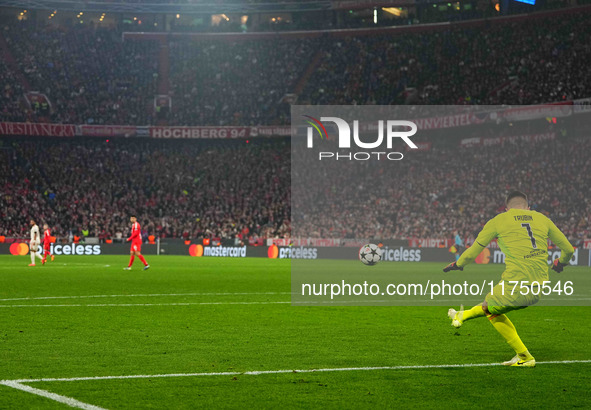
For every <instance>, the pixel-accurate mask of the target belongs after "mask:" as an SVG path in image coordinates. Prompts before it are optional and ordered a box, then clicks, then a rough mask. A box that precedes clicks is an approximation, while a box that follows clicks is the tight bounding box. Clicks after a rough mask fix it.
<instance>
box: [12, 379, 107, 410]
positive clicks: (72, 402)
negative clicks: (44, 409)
mask: <svg viewBox="0 0 591 410" xmlns="http://www.w3.org/2000/svg"><path fill="white" fill-rule="evenodd" d="M0 384H1V385H4V386H7V387H12V388H13V389H17V390H22V391H24V392H27V393H31V394H34V395H36V396H41V397H45V398H47V399H50V400H54V401H57V402H59V403H63V404H67V405H68V406H70V407H76V408H78V409H84V410H106V409H104V408H103V407H98V406H93V405H92V404H88V403H84V402H81V401H79V400H76V399H73V398H71V397H68V396H62V395H60V394H55V393H52V392H49V391H47V390H41V389H36V388H34V387H31V386H25V385H24V384H20V383H19V382H16V381H11V380H4V381H0Z"/></svg>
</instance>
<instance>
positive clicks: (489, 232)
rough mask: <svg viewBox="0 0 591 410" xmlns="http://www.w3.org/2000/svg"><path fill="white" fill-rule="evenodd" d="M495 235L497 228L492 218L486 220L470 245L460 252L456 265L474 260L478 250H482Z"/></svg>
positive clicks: (462, 265)
mask: <svg viewBox="0 0 591 410" xmlns="http://www.w3.org/2000/svg"><path fill="white" fill-rule="evenodd" d="M496 236H497V229H496V226H495V221H494V218H493V219H491V220H490V221H488V222H487V223H486V225H484V228H482V231H480V233H479V234H478V237H477V238H476V240H475V241H474V243H473V244H472V246H470V247H469V248H468V249H466V250H465V251H464V253H462V255H461V256H460V259H458V262H457V263H456V265H457V266H458V267H460V268H463V267H464V266H466V265H468V264H470V263H472V262H474V260H475V259H476V258H477V257H478V255H480V252H482V250H483V249H484V248H486V247H487V246H488V244H489V243H490V241H492V240H493V239H494V238H495V237H496Z"/></svg>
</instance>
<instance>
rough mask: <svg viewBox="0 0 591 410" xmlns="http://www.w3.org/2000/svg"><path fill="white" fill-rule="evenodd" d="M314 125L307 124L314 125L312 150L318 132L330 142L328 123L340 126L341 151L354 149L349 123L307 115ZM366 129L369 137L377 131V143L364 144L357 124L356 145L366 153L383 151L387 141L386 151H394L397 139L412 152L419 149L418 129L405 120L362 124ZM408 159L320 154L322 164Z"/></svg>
mask: <svg viewBox="0 0 591 410" xmlns="http://www.w3.org/2000/svg"><path fill="white" fill-rule="evenodd" d="M304 117H305V118H308V119H310V120H312V121H309V120H306V122H307V123H308V124H309V125H310V126H309V127H307V135H306V137H307V143H306V146H307V147H308V148H313V147H314V130H316V132H317V133H318V135H320V139H321V140H328V139H329V138H328V132H327V131H326V126H325V125H324V122H326V121H330V122H332V123H334V124H335V125H336V128H337V130H338V146H339V148H340V149H350V148H351V126H350V125H349V123H348V122H347V121H345V120H343V119H342V118H339V117H320V120H318V119H316V118H314V117H311V116H309V115H304ZM362 127H363V129H364V132H365V133H368V132H370V131H371V132H375V131H377V133H378V136H377V139H376V140H375V141H373V142H364V141H362V140H361V138H360V137H359V128H360V124H359V121H357V120H354V121H353V143H354V144H355V145H356V146H357V147H358V148H361V149H364V150H376V149H379V148H380V147H381V146H382V144H383V143H384V140H386V149H387V150H392V146H393V140H394V138H400V139H401V140H402V141H404V142H405V143H406V145H407V146H408V147H409V148H410V149H417V148H418V147H417V146H416V145H415V143H414V142H412V141H411V139H410V137H411V136H413V135H415V134H416V133H417V125H416V124H415V123H414V122H412V121H403V120H386V121H384V120H379V121H377V126H376V124H375V123H362ZM403 158H404V155H403V154H402V153H401V152H395V151H357V152H352V151H347V152H334V151H321V152H319V153H318V159H319V160H320V161H322V160H327V159H334V160H337V161H338V160H347V159H348V160H350V161H368V160H370V159H377V160H380V159H388V160H391V161H399V160H401V159H403Z"/></svg>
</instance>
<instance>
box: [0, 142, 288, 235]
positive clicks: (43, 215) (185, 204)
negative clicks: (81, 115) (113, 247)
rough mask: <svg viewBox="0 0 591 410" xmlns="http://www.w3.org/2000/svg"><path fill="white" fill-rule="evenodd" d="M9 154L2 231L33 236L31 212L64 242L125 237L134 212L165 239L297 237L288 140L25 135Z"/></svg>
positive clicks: (0, 165)
mask: <svg viewBox="0 0 591 410" xmlns="http://www.w3.org/2000/svg"><path fill="white" fill-rule="evenodd" d="M2 148H3V149H1V150H0V158H1V159H0V171H1V174H2V176H3V179H2V184H3V186H2V192H3V204H4V205H3V207H2V209H1V210H0V212H1V216H2V224H1V226H0V231H1V233H0V235H4V236H9V237H10V236H25V235H26V233H27V232H28V228H27V224H28V218H30V215H32V214H33V215H35V216H36V217H37V218H38V219H39V220H40V221H51V224H52V227H53V232H54V234H55V235H56V236H58V237H60V238H67V237H69V236H71V235H76V236H81V235H82V231H86V230H88V231H89V233H88V234H89V236H93V237H105V238H117V237H119V238H120V237H121V235H125V234H126V233H127V231H128V229H127V228H128V225H129V215H130V214H132V213H136V214H137V217H138V220H139V221H140V222H141V223H142V227H143V228H144V229H146V230H147V232H149V233H150V234H155V235H158V236H160V237H163V238H165V237H175V238H180V237H185V238H200V237H201V238H203V237H208V238H221V239H228V238H236V235H238V237H239V239H240V240H242V241H244V242H245V243H247V244H248V241H249V238H250V239H251V240H253V241H257V240H258V239H257V238H258V237H275V236H279V237H283V236H285V235H286V234H287V233H288V232H289V212H290V208H289V203H290V197H289V195H290V190H289V183H290V180H289V176H290V172H289V144H288V143H287V141H285V140H279V141H269V142H264V143H257V142H251V143H249V144H246V143H245V142H244V141H241V142H237V141H233V142H223V141H153V140H147V141H138V140H115V141H111V142H109V143H107V142H105V141H104V140H102V139H101V140H92V139H91V140H87V141H76V142H74V141H71V142H66V141H63V140H53V139H49V140H39V139H33V140H22V139H18V140H12V141H4V144H3V147H2ZM118 233H119V235H117V234H118Z"/></svg>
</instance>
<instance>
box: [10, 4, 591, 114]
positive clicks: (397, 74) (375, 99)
mask: <svg viewBox="0 0 591 410" xmlns="http://www.w3.org/2000/svg"><path fill="white" fill-rule="evenodd" d="M589 16H591V14H590V12H589V10H581V12H579V13H572V14H562V15H560V16H550V17H539V16H538V17H532V18H529V19H525V20H509V21H504V22H500V21H496V22H495V21H493V22H490V23H489V24H486V25H478V26H472V27H465V26H454V25H450V26H449V28H447V29H445V30H442V29H441V28H440V27H438V28H437V27H436V28H432V29H429V28H427V29H425V30H417V31H413V32H404V33H398V34H396V33H382V34H380V33H379V32H377V33H376V34H375V35H371V36H359V35H356V34H355V32H354V31H352V32H350V33H347V34H342V33H341V34H340V35H338V36H337V35H329V34H327V35H324V36H321V37H312V38H301V37H296V36H293V35H287V36H281V35H277V36H274V37H273V38H264V39H260V38H259V39H253V38H244V39H240V40H231V39H228V38H225V37H224V36H221V37H215V36H214V37H213V38H211V39H208V40H200V41H191V40H183V39H175V40H171V41H170V57H169V59H170V72H169V75H168V78H162V79H158V73H159V69H158V65H159V61H160V60H159V46H158V44H157V43H156V42H152V41H143V40H142V41H138V40H129V39H128V40H125V41H122V38H121V33H120V32H118V31H117V30H114V29H111V30H109V29H97V28H94V27H84V28H82V27H79V26H75V27H69V28H63V27H62V28H56V27H51V28H50V27H46V28H43V27H39V26H36V25H34V24H31V23H27V22H19V23H11V24H10V25H9V27H8V28H9V29H8V30H4V36H5V37H6V40H7V41H8V44H9V46H10V49H11V50H12V54H13V55H14V57H15V58H16V60H17V62H18V65H19V67H20V69H21V70H22V73H23V74H24V75H25V77H26V78H27V79H28V81H29V82H30V83H31V86H32V87H33V89H34V90H36V91H40V92H43V93H45V94H46V95H47V96H48V97H49V100H50V102H51V104H52V113H53V115H52V118H51V120H52V121H54V122H63V123H78V124H82V123H95V124H103V123H104V124H120V125H148V124H154V123H157V122H158V118H157V117H156V116H155V115H154V108H153V102H154V95H155V93H156V90H157V85H158V83H159V82H160V81H163V82H165V83H166V84H167V87H166V88H169V89H170V95H171V101H172V108H171V111H170V114H169V115H168V118H166V121H167V122H168V124H169V125H221V124H224V125H228V124H239V125H253V124H255V125H266V124H274V123H288V122H289V118H288V116H285V115H283V114H284V113H285V112H287V110H285V109H284V108H285V107H284V106H285V103H282V101H284V96H285V95H286V94H288V93H293V92H296V91H298V92H299V98H298V104H331V105H337V104H339V105H345V104H434V105H437V104H465V105H473V104H480V105H483V104H538V103H545V102H554V101H562V100H570V99H575V98H582V97H588V96H589V95H590V93H589V90H590V89H591V76H589V75H588V66H589V61H590V56H591V25H590V24H588V21H589ZM298 87H299V88H301V90H298ZM12 89H14V90H16V88H14V87H12ZM14 95H16V93H15V92H12V91H11V93H10V94H9V97H8V98H9V99H10V98H13V96H14ZM4 98H6V97H4ZM3 101H4V100H3ZM6 105H8V104H6V102H4V103H3V107H2V108H3V109H4V110H6V108H5V106H6ZM12 106H13V107H14V104H13V105H12ZM8 110H9V111H14V110H10V108H8ZM11 115H12V116H15V117H18V115H17V114H16V113H13V114H11Z"/></svg>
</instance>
